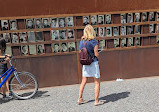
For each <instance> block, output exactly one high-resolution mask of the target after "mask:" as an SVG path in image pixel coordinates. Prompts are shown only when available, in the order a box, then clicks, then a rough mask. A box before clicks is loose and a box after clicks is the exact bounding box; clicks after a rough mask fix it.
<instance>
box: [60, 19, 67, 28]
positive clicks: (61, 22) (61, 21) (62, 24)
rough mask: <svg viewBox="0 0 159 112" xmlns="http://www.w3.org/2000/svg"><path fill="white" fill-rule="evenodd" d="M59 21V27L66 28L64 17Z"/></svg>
mask: <svg viewBox="0 0 159 112" xmlns="http://www.w3.org/2000/svg"><path fill="white" fill-rule="evenodd" d="M58 20H59V27H65V26H66V24H65V18H64V17H62V18H59V19H58Z"/></svg>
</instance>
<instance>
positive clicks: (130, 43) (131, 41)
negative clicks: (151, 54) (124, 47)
mask: <svg viewBox="0 0 159 112" xmlns="http://www.w3.org/2000/svg"><path fill="white" fill-rule="evenodd" d="M128 46H129V47H130V46H134V38H133V37H129V38H128Z"/></svg>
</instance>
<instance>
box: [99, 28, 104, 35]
mask: <svg viewBox="0 0 159 112" xmlns="http://www.w3.org/2000/svg"><path fill="white" fill-rule="evenodd" d="M104 36H105V28H104V27H99V37H104Z"/></svg>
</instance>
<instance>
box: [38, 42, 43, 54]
mask: <svg viewBox="0 0 159 112" xmlns="http://www.w3.org/2000/svg"><path fill="white" fill-rule="evenodd" d="M37 53H38V54H41V53H44V44H38V45H37Z"/></svg>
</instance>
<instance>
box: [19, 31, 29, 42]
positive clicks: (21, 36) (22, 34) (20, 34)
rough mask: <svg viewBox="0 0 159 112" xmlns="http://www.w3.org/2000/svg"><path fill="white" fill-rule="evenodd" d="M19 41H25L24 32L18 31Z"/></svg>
mask: <svg viewBox="0 0 159 112" xmlns="http://www.w3.org/2000/svg"><path fill="white" fill-rule="evenodd" d="M19 41H20V43H27V35H26V32H20V33H19Z"/></svg>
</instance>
